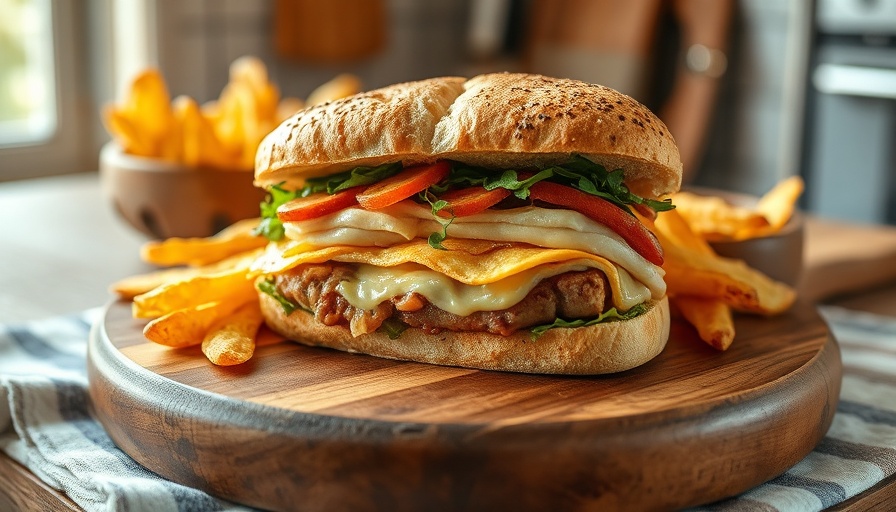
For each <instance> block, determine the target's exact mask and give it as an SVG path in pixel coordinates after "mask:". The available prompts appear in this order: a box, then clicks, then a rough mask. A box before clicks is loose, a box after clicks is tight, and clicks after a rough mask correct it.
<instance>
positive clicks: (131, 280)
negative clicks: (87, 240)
mask: <svg viewBox="0 0 896 512" xmlns="http://www.w3.org/2000/svg"><path fill="white" fill-rule="evenodd" d="M201 272H202V271H201V270H200V269H199V268H197V267H188V268H169V269H164V270H157V271H155V272H147V273H145V274H137V275H133V276H128V277H125V278H124V279H120V280H118V281H116V282H114V283H112V285H111V286H110V287H109V290H110V291H112V292H113V293H115V294H116V295H118V298H120V299H125V300H132V299H133V298H134V297H136V296H137V295H140V294H143V293H147V292H149V291H150V290H152V289H154V288H158V287H159V286H162V285H164V284H166V283H172V282H175V281H184V280H186V279H189V278H191V277H193V276H196V275H199V274H200V273H201Z"/></svg>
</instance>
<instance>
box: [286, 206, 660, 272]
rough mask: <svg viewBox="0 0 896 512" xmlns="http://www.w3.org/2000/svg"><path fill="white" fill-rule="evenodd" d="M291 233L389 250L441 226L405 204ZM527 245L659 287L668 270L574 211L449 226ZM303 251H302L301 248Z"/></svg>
mask: <svg viewBox="0 0 896 512" xmlns="http://www.w3.org/2000/svg"><path fill="white" fill-rule="evenodd" d="M284 227H285V229H286V235H287V237H288V238H290V239H291V240H295V241H297V243H299V244H301V245H302V246H310V247H338V246H358V247H371V246H375V247H390V246H395V245H399V244H402V243H405V242H410V241H412V240H415V239H418V240H419V239H423V240H425V239H426V238H427V237H428V236H429V235H430V234H431V233H436V232H441V231H442V226H441V225H440V224H439V223H438V222H437V221H436V220H435V219H434V218H433V215H432V213H431V212H430V209H429V208H428V207H426V206H423V205H420V204H417V203H414V202H413V201H408V200H406V201H401V202H399V203H397V204H395V205H392V206H390V207H388V208H384V209H382V210H376V211H369V210H365V209H363V208H361V207H354V208H346V209H344V210H341V211H339V212H336V213H334V214H331V215H327V216H324V217H320V218H318V219H313V220H308V221H301V222H287V223H285V224H284ZM452 239H471V240H485V241H496V242H515V243H525V244H530V245H534V246H538V247H543V248H547V249H572V250H577V251H583V252H587V253H591V254H595V255H598V256H601V257H604V258H606V259H608V260H610V261H612V262H613V263H615V264H617V265H619V266H621V267H622V268H624V269H626V270H627V271H628V272H629V273H631V274H632V275H633V276H635V277H636V278H637V279H638V280H640V281H641V282H643V283H644V284H646V285H647V286H649V287H651V288H654V287H656V286H665V285H660V284H659V283H660V282H662V280H663V270H662V269H661V268H660V267H658V266H656V265H654V264H652V263H650V262H649V261H647V260H646V259H644V257H642V256H641V255H640V254H638V253H637V252H636V251H635V250H634V249H632V248H631V247H630V246H629V245H628V244H627V243H625V241H624V240H623V239H622V237H620V236H619V235H618V234H616V233H615V232H614V231H613V230H611V229H609V228H608V227H606V226H604V225H603V224H599V223H597V222H595V221H593V220H591V219H589V218H588V217H586V216H584V215H582V214H580V213H578V212H574V211H571V210H563V209H547V208H537V207H523V208H514V209H511V210H485V211H484V212H482V213H478V214H476V215H469V216H466V217H457V218H456V219H454V221H453V222H452V223H451V225H450V226H448V239H447V240H446V242H447V241H450V240H452ZM298 250H303V249H298Z"/></svg>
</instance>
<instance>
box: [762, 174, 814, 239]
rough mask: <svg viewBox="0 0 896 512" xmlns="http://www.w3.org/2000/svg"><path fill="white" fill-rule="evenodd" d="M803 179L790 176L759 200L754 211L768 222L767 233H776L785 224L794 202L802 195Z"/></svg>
mask: <svg viewBox="0 0 896 512" xmlns="http://www.w3.org/2000/svg"><path fill="white" fill-rule="evenodd" d="M803 188H804V184H803V179H802V178H800V177H799V176H791V177H790V178H787V179H786V180H783V181H781V182H779V183H778V184H777V185H775V187H774V188H772V189H771V190H770V191H768V193H766V194H765V195H764V196H762V198H760V199H759V203H758V204H757V205H756V210H757V211H759V212H760V213H762V215H764V216H765V218H766V219H768V222H769V231H771V232H776V231H779V230H780V229H781V228H783V227H784V225H785V224H787V221H788V220H790V217H792V216H793V211H794V210H795V209H796V202H797V200H798V199H799V197H800V195H801V194H802V193H803Z"/></svg>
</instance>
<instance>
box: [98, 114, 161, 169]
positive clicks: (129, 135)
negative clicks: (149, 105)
mask: <svg viewBox="0 0 896 512" xmlns="http://www.w3.org/2000/svg"><path fill="white" fill-rule="evenodd" d="M103 124H105V126H106V130H107V131H108V132H109V133H111V134H112V135H113V137H114V138H115V140H116V142H118V144H119V145H120V146H121V147H122V149H123V150H124V151H125V152H127V153H130V154H132V155H138V156H154V154H153V153H154V151H155V148H154V147H153V142H152V140H151V138H150V137H149V136H148V135H147V134H145V133H143V132H142V131H141V130H140V128H139V127H138V126H137V125H135V124H134V122H133V121H132V120H131V118H130V117H128V116H127V115H125V113H124V112H122V111H121V110H118V109H116V108H115V107H114V106H112V105H107V106H106V107H104V108H103Z"/></svg>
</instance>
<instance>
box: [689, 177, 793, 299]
mask: <svg viewBox="0 0 896 512" xmlns="http://www.w3.org/2000/svg"><path fill="white" fill-rule="evenodd" d="M802 191H803V182H802V180H801V179H800V178H799V177H791V178H788V179H785V180H783V181H781V182H779V183H778V184H777V185H776V186H775V187H774V188H773V189H772V190H770V191H769V192H767V193H766V194H765V195H763V196H762V197H756V196H751V195H747V194H739V193H735V192H728V191H719V190H706V189H699V188H691V189H687V190H685V191H682V192H679V193H678V194H676V195H675V197H674V198H673V202H674V203H675V205H676V208H677V209H678V211H679V212H680V213H681V215H682V216H683V217H685V219H686V220H687V222H688V224H689V225H690V226H691V229H692V230H694V231H695V232H696V233H697V234H698V235H700V236H701V237H702V238H703V239H705V240H706V241H707V242H708V243H709V245H710V246H711V247H712V248H713V250H714V251H715V252H716V254H718V255H719V256H723V257H726V258H731V259H737V260H743V261H745V262H746V263H747V264H748V265H749V266H750V267H752V268H755V269H757V270H759V271H761V272H762V273H764V274H765V275H767V276H769V277H771V278H772V279H775V280H776V281H780V282H783V283H786V284H788V285H790V286H795V285H796V284H797V283H798V282H799V279H800V276H801V274H802V268H803V239H804V227H803V217H802V214H801V213H800V212H799V210H798V209H797V208H796V202H797V200H798V199H799V196H800V194H802Z"/></svg>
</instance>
